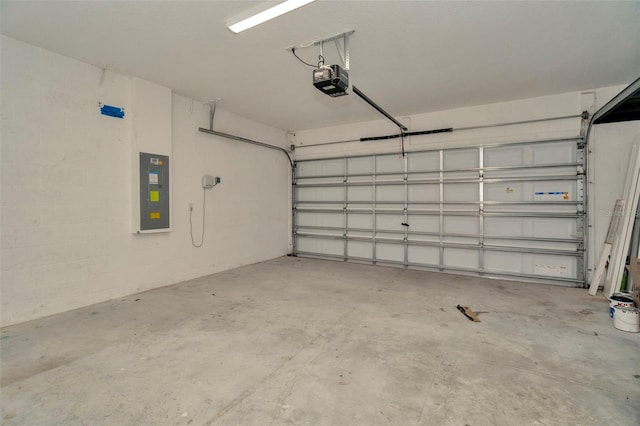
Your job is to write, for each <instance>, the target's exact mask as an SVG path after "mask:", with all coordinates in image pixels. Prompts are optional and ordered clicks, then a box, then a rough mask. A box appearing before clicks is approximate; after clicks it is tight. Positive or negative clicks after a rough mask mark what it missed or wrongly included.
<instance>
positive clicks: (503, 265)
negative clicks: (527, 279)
mask: <svg viewBox="0 0 640 426" xmlns="http://www.w3.org/2000/svg"><path fill="white" fill-rule="evenodd" d="M484 264H485V269H486V270H487V271H488V272H489V271H493V272H511V273H523V271H524V268H523V255H522V253H507V252H487V253H485V255H484Z"/></svg>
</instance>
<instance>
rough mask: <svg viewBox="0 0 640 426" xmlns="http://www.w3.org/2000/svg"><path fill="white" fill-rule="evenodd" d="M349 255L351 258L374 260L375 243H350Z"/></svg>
mask: <svg viewBox="0 0 640 426" xmlns="http://www.w3.org/2000/svg"><path fill="white" fill-rule="evenodd" d="M347 255H349V256H350V257H359V258H366V259H371V258H373V243H366V242H362V241H349V242H348V243H347Z"/></svg>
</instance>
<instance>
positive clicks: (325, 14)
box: [0, 0, 640, 130]
mask: <svg viewBox="0 0 640 426" xmlns="http://www.w3.org/2000/svg"><path fill="white" fill-rule="evenodd" d="M257 4H260V2H252V1H200V2H185V1H176V2H167V1H155V2H140V1H133V2H120V1H117V2H116V1H109V2H59V1H49V2H26V1H17V2H16V1H6V0H2V1H1V2H0V8H1V9H0V11H1V15H2V21H1V24H2V25H1V31H2V33H3V34H5V35H8V36H10V37H13V38H16V39H19V40H23V41H26V42H28V43H32V44H35V45H37V46H41V47H44V48H46V49H49V50H52V51H55V52H59V53H62V54H64V55H67V56H70V57H73V58H77V59H80V60H82V61H85V62H88V63H91V64H94V65H97V66H99V67H106V68H107V69H110V70H113V71H117V72H121V73H124V74H128V75H134V76H138V77H141V78H144V79H147V80H150V81H153V82H156V83H159V84H162V85H164V86H167V87H170V88H172V89H173V90H174V91H175V92H177V93H180V94H183V95H186V96H189V97H192V98H194V99H197V100H200V101H207V100H210V99H214V98H223V100H222V102H221V103H220V104H219V106H220V108H222V109H225V110H227V111H230V112H234V113H237V114H240V115H243V116H245V117H249V118H252V119H254V120H257V121H260V122H263V123H267V124H270V125H272V126H275V127H278V128H280V129H284V130H301V129H309V128H317V127H325V126H330V125H335V124H343V123H352V122H358V121H366V120H372V119H378V118H380V117H381V116H379V115H378V113H377V112H376V111H375V110H373V109H372V108H371V107H369V106H368V105H367V104H365V103H364V102H363V101H362V100H361V99H359V98H358V97H357V96H356V95H354V94H351V95H349V96H345V97H342V98H330V97H328V96H326V95H323V94H321V93H320V92H319V91H318V90H317V89H315V88H314V87H313V86H312V83H311V71H310V70H309V69H308V68H307V67H305V66H303V65H302V64H300V63H299V62H298V61H297V60H295V58H293V57H292V55H291V53H289V52H287V51H285V49H284V48H285V47H287V46H291V45H299V44H304V43H307V42H310V41H313V40H316V39H319V38H324V37H327V36H331V35H333V34H337V33H340V32H343V31H345V30H348V29H354V30H355V31H356V33H355V34H354V35H353V36H352V37H351V40H350V45H351V76H352V81H353V82H354V83H355V85H356V86H358V88H359V89H360V90H362V91H363V92H364V93H365V94H367V95H368V96H369V97H370V98H372V99H373V100H374V101H376V102H377V103H378V104H380V105H381V106H382V107H383V108H384V109H386V110H387V111H388V112H389V113H391V114H392V115H394V116H403V115H409V114H415V113H421V112H428V111H436V110H443V109H449V108H454V107H460V106H468V105H478V104H485V103H492V102H499V101H506V100H512V99H519V98H526V97H535V96H542V95H546V94H552V93H560V92H568V91H574V90H583V89H589V88H595V87H602V86H610V85H617V84H626V83H630V82H631V81H632V80H634V79H635V78H637V77H638V75H640V2H526V1H525V2H515V1H514V2H430V1H330V0H320V1H317V2H315V3H311V4H310V5H308V6H305V7H303V8H302V9H299V10H297V11H294V12H292V13H289V14H287V15H285V16H282V17H280V18H277V19H275V20H273V21H271V22H268V23H266V24H263V25H261V26H258V27H255V28H253V29H250V30H247V31H245V32H243V33H240V34H233V33H232V32H231V31H229V30H228V29H227V28H226V26H225V21H226V20H227V19H229V18H230V17H233V16H234V15H237V14H239V13H242V12H243V11H245V10H246V9H250V8H252V7H254V6H256V5H257ZM298 53H299V54H300V55H301V56H303V57H304V58H305V59H307V60H308V61H309V62H312V63H313V62H316V61H317V54H318V51H317V49H316V48H308V49H301V50H299V51H298ZM325 57H326V59H327V63H328V64H331V63H340V59H339V57H338V54H337V51H336V49H335V46H334V45H333V44H331V45H330V46H328V47H325Z"/></svg>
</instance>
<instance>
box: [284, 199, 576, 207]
mask: <svg viewBox="0 0 640 426" xmlns="http://www.w3.org/2000/svg"><path fill="white" fill-rule="evenodd" d="M295 204H296V205H300V204H341V205H349V204H357V205H373V204H401V205H404V204H409V205H411V204H413V205H430V204H433V205H441V204H442V205H445V204H455V205H479V204H484V205H491V206H509V205H529V204H531V205H540V206H545V205H546V206H559V205H563V204H564V205H570V206H571V205H578V204H583V203H582V202H581V201H569V200H567V201H384V200H376V201H375V202H374V201H347V202H344V201H327V200H312V201H311V200H310V201H307V200H298V201H296V202H295Z"/></svg>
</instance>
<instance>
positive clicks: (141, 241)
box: [0, 36, 290, 325]
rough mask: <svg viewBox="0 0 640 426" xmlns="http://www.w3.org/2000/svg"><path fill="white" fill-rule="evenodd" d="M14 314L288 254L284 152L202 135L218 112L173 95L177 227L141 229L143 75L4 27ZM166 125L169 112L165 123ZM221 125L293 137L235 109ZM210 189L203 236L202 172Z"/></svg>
mask: <svg viewBox="0 0 640 426" xmlns="http://www.w3.org/2000/svg"><path fill="white" fill-rule="evenodd" d="M1 44H2V56H1V59H2V68H1V87H2V93H1V95H2V99H1V100H2V121H1V126H2V128H1V151H0V154H1V181H0V183H1V185H2V186H1V199H0V204H1V225H2V226H1V232H0V234H1V248H2V253H1V259H0V260H1V264H2V275H1V287H0V298H1V301H0V302H1V303H0V308H1V309H2V312H1V323H2V325H9V324H13V323H17V322H21V321H26V320H30V319H34V318H38V317H42V316H45V315H49V314H54V313H58V312H62V311H66V310H70V309H74V308H77V307H81V306H85V305H89V304H92V303H96V302H100V301H104V300H108V299H111V298H116V297H121V296H124V295H128V294H132V293H135V292H139V291H144V290H148V289H152V288H156V287H160V286H164V285H168V284H173V283H177V282H180V281H183V280H187V279H191V278H195V277H200V276H204V275H208V274H211V273H215V272H219V271H223V270H227V269H230V268H234V267H237V266H241V265H245V264H250V263H253V262H258V261H261V260H265V259H269V258H274V257H277V256H281V255H284V254H286V253H287V242H288V237H287V236H288V219H289V216H290V210H289V208H290V207H289V204H288V190H289V184H288V182H289V181H288V173H289V170H288V169H289V167H288V163H287V160H286V158H285V157H284V156H283V155H282V154H281V153H279V152H276V151H272V150H267V149H263V148H259V147H254V146H250V145H246V144H241V143H238V142H234V141H228V140H225V139H220V138H217V137H213V136H210V135H206V134H202V133H200V132H198V130H197V129H198V127H207V126H208V109H207V108H205V107H204V106H203V105H202V104H199V103H197V102H193V103H192V102H191V101H190V100H189V99H187V98H185V97H182V96H179V95H176V94H174V95H173V102H172V103H173V106H172V123H171V124H172V126H171V127H172V138H173V148H172V149H173V154H172V172H173V194H172V196H173V221H172V226H173V230H172V232H170V233H166V234H149V235H132V234H131V209H132V205H131V182H132V179H131V170H132V166H131V161H132V154H131V150H132V146H131V144H132V136H131V124H132V122H131V119H132V117H131V114H129V115H127V116H126V117H125V118H124V119H123V120H119V119H115V118H111V117H105V116H102V115H100V114H99V109H98V102H99V101H102V102H103V103H107V104H110V105H117V106H122V107H124V108H125V111H127V110H130V107H131V89H132V83H131V78H129V77H126V76H122V75H118V74H116V73H113V72H106V74H105V76H104V80H103V81H102V83H101V74H102V70H101V69H98V68H96V67H93V66H91V65H88V64H85V63H82V62H79V61H76V60H73V59H70V58H67V57H64V56H61V55H58V54H55V53H52V52H49V51H46V50H43V49H40V48H37V47H35V46H32V45H28V44H25V43H22V42H19V41H16V40H13V39H11V38H7V37H4V36H2V38H1ZM221 108H223V106H222V107H221ZM164 124H166V123H164ZM215 128H216V130H220V131H225V132H228V133H233V134H237V135H240V136H245V137H248V138H254V139H258V140H261V141H264V142H268V143H272V144H276V145H280V146H286V143H287V142H286V134H285V132H283V131H281V130H278V129H274V128H272V127H269V126H266V125H263V124H260V123H256V122H254V121H251V120H248V119H245V118H242V117H239V116H236V115H233V114H230V113H227V112H225V111H223V110H221V109H220V108H218V112H217V114H216V124H215ZM202 174H212V175H216V176H220V177H221V178H222V184H221V185H219V186H217V187H215V188H214V189H213V190H210V191H208V192H207V216H206V218H207V224H206V226H207V229H206V236H205V244H204V246H203V247H202V248H201V249H196V248H193V247H192V245H191V240H190V237H189V208H188V206H189V202H193V203H194V205H195V210H194V234H196V235H195V236H196V238H198V237H199V235H200V229H201V226H200V223H201V214H202V189H201V186H200V176H201V175H202Z"/></svg>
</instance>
